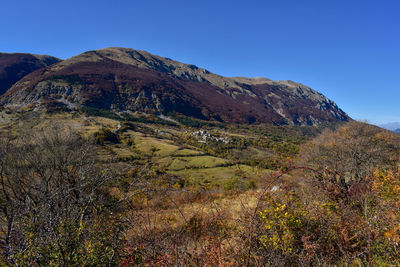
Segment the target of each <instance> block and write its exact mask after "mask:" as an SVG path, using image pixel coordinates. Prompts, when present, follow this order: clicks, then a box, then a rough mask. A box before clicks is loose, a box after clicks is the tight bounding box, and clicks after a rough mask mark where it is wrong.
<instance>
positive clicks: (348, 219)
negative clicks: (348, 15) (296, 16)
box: [0, 112, 400, 266]
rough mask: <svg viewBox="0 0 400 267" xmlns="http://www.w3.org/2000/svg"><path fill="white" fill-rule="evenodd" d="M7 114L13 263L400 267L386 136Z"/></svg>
mask: <svg viewBox="0 0 400 267" xmlns="http://www.w3.org/2000/svg"><path fill="white" fill-rule="evenodd" d="M86 114H87V113H86ZM4 116H5V117H4V120H6V121H7V124H4V125H1V127H0V130H1V136H2V138H1V142H0V171H1V185H0V189H1V190H2V191H1V192H2V193H1V194H0V219H1V224H0V226H1V228H0V230H1V231H0V246H1V255H2V258H1V261H2V262H3V263H4V264H8V265H16V266H32V265H45V266H48V265H50V266H71V265H72V266H74V265H79V266H93V265H122V266H138V265H139V266H153V265H156V266H177V265H178V266H186V265H191V266H202V265H207V266H265V265H284V266H292V265H293V266H304V265H307V266H308V265H396V264H399V260H398V259H399V258H400V255H399V245H398V244H399V242H400V230H399V229H400V212H399V208H400V207H399V205H400V204H399V203H400V178H399V174H398V165H399V149H400V138H399V136H398V135H396V134H394V133H391V132H388V131H385V130H382V129H380V128H378V127H374V126H371V125H368V124H365V123H360V122H350V123H347V124H345V125H339V126H338V127H337V128H336V129H334V128H325V129H318V128H312V127H292V126H285V127H281V126H279V127H277V126H267V125H251V126H249V125H226V127H225V128H221V127H218V126H210V125H207V126H205V125H203V126H202V128H194V127H189V126H187V125H182V124H176V123H171V124H169V123H166V124H164V123H161V122H160V123H159V121H158V119H156V118H154V117H151V116H147V117H146V121H141V120H142V119H137V120H135V119H132V120H129V121H128V120H124V119H118V120H114V119H110V118H104V117H93V116H86V115H83V114H79V113H76V114H75V115H67V114H61V113H53V114H46V113H34V112H23V113H21V114H19V115H18V116H19V117H18V118H17V119H15V118H13V116H14V115H6V114H4ZM7 116H8V117H7ZM132 117H135V116H133V115H132ZM119 118H121V117H120V116H119ZM136 118H143V117H136ZM160 120H161V119H160ZM149 121H152V122H151V123H150V122H149ZM161 121H163V120H161ZM21 122H24V123H23V124H22V123H21ZM56 122H57V123H56ZM60 125H63V126H60Z"/></svg>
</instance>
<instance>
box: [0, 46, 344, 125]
mask: <svg viewBox="0 0 400 267" xmlns="http://www.w3.org/2000/svg"><path fill="white" fill-rule="evenodd" d="M52 102H56V103H63V104H65V105H67V106H69V107H70V108H76V107H78V106H80V105H86V106H91V107H96V108H102V109H109V110H112V111H117V112H120V111H131V112H136V111H137V112H144V113H151V114H157V115H160V114H163V115H168V114H171V113H178V114H182V115H185V116H190V117H194V118H198V119H204V120H218V121H225V122H234V123H236V122H237V123H254V122H266V123H274V124H296V125H316V124H318V123H321V122H336V121H347V120H348V119H349V117H348V116H347V114H346V113H344V112H343V111H342V110H341V109H340V108H339V107H338V106H337V105H336V104H335V103H334V102H333V101H331V100H329V99H328V98H326V97H325V96H323V95H322V94H320V93H318V92H317V91H314V90H313V89H311V88H309V87H307V86H305V85H302V84H299V83H295V82H292V81H272V80H269V79H266V78H244V77H234V78H228V77H223V76H220V75H217V74H214V73H211V72H210V71H208V70H206V69H202V68H198V67H196V66H194V65H188V64H184V63H181V62H177V61H174V60H172V59H169V58H164V57H160V56H156V55H152V54H150V53H148V52H145V51H138V50H133V49H127V48H106V49H101V50H96V51H89V52H86V53H83V54H80V55H78V56H75V57H72V58H70V59H68V60H65V61H62V62H59V63H57V64H54V65H51V66H49V67H46V68H43V69H40V70H37V71H35V72H33V73H31V74H29V75H27V76H26V77H24V78H23V79H22V80H20V81H19V82H17V83H16V84H15V85H14V86H13V87H12V88H10V89H9V90H8V91H7V93H6V94H5V95H4V96H2V98H1V99H0V103H1V104H2V105H4V106H9V107H21V106H27V105H31V106H32V105H33V106H42V105H44V104H48V103H52Z"/></svg>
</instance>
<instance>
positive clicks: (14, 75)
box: [0, 53, 61, 95]
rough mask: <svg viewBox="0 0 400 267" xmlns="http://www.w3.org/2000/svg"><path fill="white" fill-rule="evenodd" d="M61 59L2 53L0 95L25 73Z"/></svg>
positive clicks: (0, 60)
mask: <svg viewBox="0 0 400 267" xmlns="http://www.w3.org/2000/svg"><path fill="white" fill-rule="evenodd" d="M60 61H61V60H60V59H58V58H55V57H52V56H44V55H33V54H23V53H14V54H9V53H0V95H2V94H4V93H5V92H6V91H7V90H8V89H9V88H10V87H11V86H12V85H13V84H14V83H16V82H17V81H19V80H20V79H21V78H23V77H24V76H25V75H27V74H29V73H31V72H33V71H35V70H37V69H40V68H44V67H47V66H49V65H52V64H54V63H57V62H60Z"/></svg>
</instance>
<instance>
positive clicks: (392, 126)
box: [379, 122, 400, 132]
mask: <svg viewBox="0 0 400 267" xmlns="http://www.w3.org/2000/svg"><path fill="white" fill-rule="evenodd" d="M379 127H382V128H385V129H387V130H391V131H394V132H398V131H400V122H389V123H385V124H381V125H379Z"/></svg>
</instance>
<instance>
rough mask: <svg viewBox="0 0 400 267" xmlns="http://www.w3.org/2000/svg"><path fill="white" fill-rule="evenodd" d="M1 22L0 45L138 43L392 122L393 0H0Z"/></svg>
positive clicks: (399, 14) (396, 48)
mask: <svg viewBox="0 0 400 267" xmlns="http://www.w3.org/2000/svg"><path fill="white" fill-rule="evenodd" d="M0 25H1V27H0V29H1V31H0V51H3V52H30V53H37V54H50V55H54V56H57V57H60V58H63V59H65V58H68V57H71V56H73V55H76V54H79V53H81V52H84V51H87V50H93V49H98V48H104V47H110V46H121V47H130V48H134V49H143V50H147V51H149V52H151V53H154V54H158V55H161V56H166V57H170V58H173V59H176V60H179V61H183V62H185V63H192V64H195V65H198V66H201V67H204V68H207V69H209V70H210V71H213V72H215V73H217V74H221V75H225V76H249V77H257V76H263V77H268V78H271V79H274V80H287V79H289V80H293V81H298V82H302V83H304V84H306V85H309V86H311V87H312V88H314V89H316V90H318V91H320V92H322V93H323V94H325V95H326V96H327V97H329V98H331V99H332V100H334V101H335V102H336V103H337V104H338V105H339V106H340V107H341V108H342V109H343V110H345V111H346V112H347V113H348V114H349V115H350V116H352V117H353V118H355V119H367V120H369V121H371V122H373V123H385V122H391V121H400V104H399V103H400V1H399V0H376V1H369V0H363V1H358V0H301V1H300V0H291V1H289V0H287V1H286V0H273V1H270V0H259V1H256V0H254V1H252V0H247V1H235V0H230V1H227V0H203V1H191V0H181V1H178V0H141V1H136V0H130V1H129V0H114V1H105V0H96V1H93V0H80V1H76V0H69V1H57V0H51V1H50V0H47V1H44V0H35V1H32V0H25V1H21V0H3V1H1V2H0Z"/></svg>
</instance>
